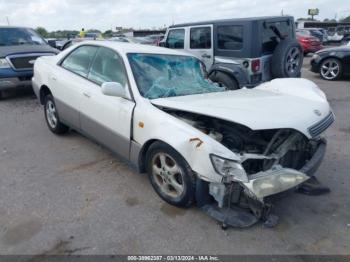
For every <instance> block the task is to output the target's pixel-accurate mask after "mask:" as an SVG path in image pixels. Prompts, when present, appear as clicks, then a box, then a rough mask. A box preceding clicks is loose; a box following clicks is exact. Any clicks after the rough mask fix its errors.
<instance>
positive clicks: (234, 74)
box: [208, 63, 249, 87]
mask: <svg viewBox="0 0 350 262" xmlns="http://www.w3.org/2000/svg"><path fill="white" fill-rule="evenodd" d="M217 73H223V74H226V75H228V76H229V77H231V78H232V79H233V80H234V81H236V83H237V85H238V87H242V86H244V85H246V84H249V80H248V77H247V74H246V73H245V71H244V70H243V69H242V68H241V65H237V64H233V63H232V64H228V63H216V64H214V65H213V66H212V67H211V68H210V70H209V72H208V76H209V78H210V77H211V76H214V77H215V74H217Z"/></svg>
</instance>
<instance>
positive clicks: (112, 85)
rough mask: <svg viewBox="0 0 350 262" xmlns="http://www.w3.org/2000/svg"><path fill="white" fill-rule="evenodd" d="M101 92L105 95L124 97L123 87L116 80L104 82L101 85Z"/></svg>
mask: <svg viewBox="0 0 350 262" xmlns="http://www.w3.org/2000/svg"><path fill="white" fill-rule="evenodd" d="M101 91H102V94H104V95H106V96H116V97H124V98H125V97H126V92H125V88H124V87H123V86H122V85H121V84H120V83H117V82H105V83H103V84H102V86H101Z"/></svg>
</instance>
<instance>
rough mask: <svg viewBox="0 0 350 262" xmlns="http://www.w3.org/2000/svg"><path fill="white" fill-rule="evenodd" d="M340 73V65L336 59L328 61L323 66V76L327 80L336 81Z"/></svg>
mask: <svg viewBox="0 0 350 262" xmlns="http://www.w3.org/2000/svg"><path fill="white" fill-rule="evenodd" d="M339 73H340V65H339V63H338V61H337V60H335V59H328V60H326V61H324V62H323V63H322V65H321V75H322V77H323V78H325V79H327V80H333V79H336V78H337V77H338V76H339Z"/></svg>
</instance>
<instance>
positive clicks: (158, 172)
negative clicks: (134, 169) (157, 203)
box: [146, 142, 196, 207]
mask: <svg viewBox="0 0 350 262" xmlns="http://www.w3.org/2000/svg"><path fill="white" fill-rule="evenodd" d="M146 169H147V173H148V178H149V180H150V182H151V184H152V187H153V189H154V190H155V191H156V192H157V194H158V195H159V196H160V197H161V198H162V199H163V200H164V201H165V202H167V203H169V204H170V205H173V206H178V207H188V206H190V205H191V204H192V203H193V202H194V199H195V184H196V177H195V175H194V174H193V172H192V170H191V168H190V166H189V165H188V164H187V162H186V161H185V160H184V158H183V157H182V156H181V155H180V154H179V153H178V152H176V151H175V150H174V149H173V148H171V147H170V146H168V145H167V144H165V143H162V142H155V143H154V144H152V145H151V146H150V148H149V149H148V151H147V155H146Z"/></svg>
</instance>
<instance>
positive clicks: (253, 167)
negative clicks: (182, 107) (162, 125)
mask: <svg viewBox="0 0 350 262" xmlns="http://www.w3.org/2000/svg"><path fill="white" fill-rule="evenodd" d="M163 110H164V111H166V112H167V113H169V114H171V115H173V116H175V117H177V118H179V119H181V120H182V121H184V122H186V123H188V124H190V125H191V126H193V127H195V128H197V129H198V130H200V131H202V132H203V133H205V134H207V135H208V136H210V137H212V138H213V139H215V140H216V141H218V142H220V143H221V144H223V145H224V146H225V147H227V148H228V149H230V150H231V151H233V152H235V153H237V154H239V155H240V156H241V158H242V165H243V167H244V169H245V171H246V173H247V174H248V175H253V174H256V173H258V172H261V171H266V170H269V169H271V167H272V166H274V165H281V166H282V167H286V168H292V169H296V170H299V169H300V168H301V167H302V166H304V164H305V163H306V162H307V161H308V160H309V159H310V158H311V156H312V155H313V153H314V151H315V149H316V146H317V142H316V141H310V140H308V139H307V138H306V137H305V136H304V135H303V134H301V133H300V132H298V131H296V130H293V129H277V130H276V129H274V130H260V131H253V130H251V129H249V128H247V127H245V126H242V125H240V124H236V123H232V122H228V121H225V120H221V119H216V118H213V117H208V116H205V115H198V114H194V113H188V112H183V111H179V110H171V109H163Z"/></svg>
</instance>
